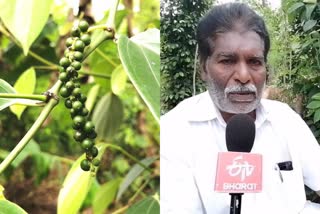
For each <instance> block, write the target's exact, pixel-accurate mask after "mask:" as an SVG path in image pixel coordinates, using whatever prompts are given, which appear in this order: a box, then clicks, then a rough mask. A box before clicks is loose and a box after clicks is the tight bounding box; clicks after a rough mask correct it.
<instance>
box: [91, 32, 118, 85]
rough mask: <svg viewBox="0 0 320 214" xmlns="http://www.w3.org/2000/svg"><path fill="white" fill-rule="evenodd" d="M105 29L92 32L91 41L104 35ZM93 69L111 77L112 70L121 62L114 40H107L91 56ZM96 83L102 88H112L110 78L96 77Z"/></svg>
mask: <svg viewBox="0 0 320 214" xmlns="http://www.w3.org/2000/svg"><path fill="white" fill-rule="evenodd" d="M104 33H105V32H104V31H99V30H98V31H96V32H94V33H93V34H92V38H91V41H94V40H99V38H100V37H101V36H103V35H104ZM89 61H90V65H92V66H91V71H92V72H94V73H98V74H103V75H107V76H110V77H111V74H112V71H113V70H114V69H115V68H116V67H117V66H118V65H119V64H120V60H119V57H118V56H117V45H116V44H115V43H114V42H112V41H106V42H104V43H102V44H101V45H99V47H98V48H97V49H96V50H95V51H94V52H92V54H90V56H89ZM94 80H95V82H96V83H98V84H99V85H101V86H102V88H104V89H107V90H110V79H108V78H104V77H97V76H95V77H94Z"/></svg>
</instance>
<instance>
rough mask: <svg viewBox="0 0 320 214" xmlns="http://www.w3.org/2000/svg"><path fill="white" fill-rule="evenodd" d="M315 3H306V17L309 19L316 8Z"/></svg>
mask: <svg viewBox="0 0 320 214" xmlns="http://www.w3.org/2000/svg"><path fill="white" fill-rule="evenodd" d="M316 6H317V4H307V5H306V18H307V20H309V19H310V18H311V14H312V12H313V11H314V9H315V8H316Z"/></svg>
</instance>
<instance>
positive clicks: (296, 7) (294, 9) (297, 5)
mask: <svg viewBox="0 0 320 214" xmlns="http://www.w3.org/2000/svg"><path fill="white" fill-rule="evenodd" d="M303 6H304V4H303V3H302V2H298V3H295V4H294V5H292V6H291V7H290V8H289V9H288V13H292V12H294V11H296V10H297V9H299V8H300V7H303Z"/></svg>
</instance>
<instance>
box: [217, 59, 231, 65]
mask: <svg viewBox="0 0 320 214" xmlns="http://www.w3.org/2000/svg"><path fill="white" fill-rule="evenodd" d="M233 61H234V60H232V59H222V60H220V63H222V64H225V65H231V64H232V63H233Z"/></svg>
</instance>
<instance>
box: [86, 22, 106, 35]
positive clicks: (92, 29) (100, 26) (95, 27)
mask: <svg viewBox="0 0 320 214" xmlns="http://www.w3.org/2000/svg"><path fill="white" fill-rule="evenodd" d="M107 29H108V27H107V26H106V25H105V24H103V25H95V26H91V27H89V29H88V32H89V33H90V32H92V31H95V30H107Z"/></svg>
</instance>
